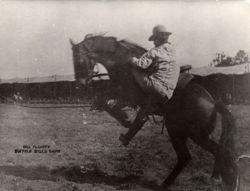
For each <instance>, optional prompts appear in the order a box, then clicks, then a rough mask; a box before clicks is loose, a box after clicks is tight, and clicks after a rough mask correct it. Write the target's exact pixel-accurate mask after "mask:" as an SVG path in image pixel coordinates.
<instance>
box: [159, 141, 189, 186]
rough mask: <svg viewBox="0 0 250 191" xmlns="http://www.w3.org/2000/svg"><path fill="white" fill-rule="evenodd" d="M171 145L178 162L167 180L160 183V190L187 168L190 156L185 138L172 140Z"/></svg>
mask: <svg viewBox="0 0 250 191" xmlns="http://www.w3.org/2000/svg"><path fill="white" fill-rule="evenodd" d="M171 140H172V145H173V147H174V150H175V152H176V154H177V157H178V162H177V164H176V166H175V167H174V169H173V171H172V172H171V173H170V175H169V176H168V177H167V179H166V180H165V181H164V182H163V183H162V188H165V187H167V186H169V185H171V184H172V183H173V182H174V180H175V179H176V177H177V176H178V175H179V174H180V172H181V171H182V170H183V169H184V168H185V167H186V166H187V164H188V162H189V161H190V160H191V155H190V153H189V150H188V148H187V145H186V141H187V138H186V137H185V138H176V137H174V138H172V139H171Z"/></svg>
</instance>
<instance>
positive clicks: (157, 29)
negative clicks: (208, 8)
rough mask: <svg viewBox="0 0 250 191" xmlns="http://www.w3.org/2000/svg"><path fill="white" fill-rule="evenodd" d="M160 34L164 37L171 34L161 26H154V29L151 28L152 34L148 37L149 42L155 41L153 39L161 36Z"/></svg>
mask: <svg viewBox="0 0 250 191" xmlns="http://www.w3.org/2000/svg"><path fill="white" fill-rule="evenodd" d="M162 34H164V35H167V36H169V35H171V34H172V33H171V32H168V31H167V29H166V28H165V26H163V25H156V26H155V27H154V28H153V34H152V35H151V36H150V37H149V39H148V40H149V41H153V40H154V39H155V37H159V36H161V35H162Z"/></svg>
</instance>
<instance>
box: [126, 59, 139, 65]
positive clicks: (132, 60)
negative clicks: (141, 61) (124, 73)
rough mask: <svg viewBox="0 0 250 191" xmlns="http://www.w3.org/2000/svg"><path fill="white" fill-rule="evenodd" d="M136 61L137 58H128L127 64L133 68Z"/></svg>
mask: <svg viewBox="0 0 250 191" xmlns="http://www.w3.org/2000/svg"><path fill="white" fill-rule="evenodd" d="M137 61H138V58H136V57H131V58H129V60H128V62H129V63H130V64H132V65H133V66H136V63H137Z"/></svg>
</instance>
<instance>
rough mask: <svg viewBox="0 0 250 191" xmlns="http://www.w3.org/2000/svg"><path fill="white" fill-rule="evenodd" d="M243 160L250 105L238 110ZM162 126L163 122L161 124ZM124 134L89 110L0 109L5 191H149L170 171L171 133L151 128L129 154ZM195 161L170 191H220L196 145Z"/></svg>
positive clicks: (248, 143)
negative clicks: (123, 143) (120, 140)
mask: <svg viewBox="0 0 250 191" xmlns="http://www.w3.org/2000/svg"><path fill="white" fill-rule="evenodd" d="M232 110H233V113H234V115H235V117H236V119H237V129H238V132H237V139H236V140H237V151H238V154H239V155H240V154H250V139H249V137H250V129H249V125H250V117H249V115H250V106H234V107H233V108H232ZM157 120H160V118H159V119H157ZM125 131H126V129H124V128H123V127H121V126H120V125H119V124H118V123H117V122H116V121H115V120H114V119H113V118H111V117H110V116H108V115H107V114H106V113H105V112H94V111H93V112H90V111H89V108H27V107H21V106H18V105H6V104H0V191H112V190H145V191H147V190H152V189H154V188H155V187H156V186H157V185H158V184H160V183H161V182H162V181H163V180H164V178H166V176H167V174H168V173H169V172H170V171H171V169H172V168H173V166H174V164H175V162H176V155H175V153H174V150H173V148H172V146H171V143H170V140H169V138H168V135H167V133H166V131H165V132H164V134H163V135H162V134H160V132H161V127H160V125H156V124H153V122H152V123H150V122H148V123H147V124H146V125H145V127H144V128H143V129H142V130H141V132H140V133H139V134H138V135H137V136H136V137H135V138H134V140H133V141H132V142H131V144H130V145H129V146H128V147H123V146H121V145H120V143H119V141H118V137H119V135H120V133H125ZM189 148H190V150H191V154H192V157H193V160H192V161H191V162H190V164H189V165H188V166H187V167H186V168H185V170H184V171H183V172H182V173H181V175H180V176H179V177H178V178H177V180H176V182H175V184H174V185H173V186H172V187H171V188H170V189H171V190H176V191H195V190H197V191H198V190H200V191H216V190H217V191H220V190H222V189H221V184H220V182H219V181H213V180H211V179H210V176H211V173H212V167H213V157H212V156H211V155H210V154H209V153H207V152H205V151H203V150H201V149H200V148H198V147H197V146H196V145H194V144H193V143H192V142H191V141H190V142H189ZM239 165H240V173H241V175H242V177H241V191H249V190H250V178H249V177H250V160H249V159H248V160H247V159H242V161H241V162H240V164H239Z"/></svg>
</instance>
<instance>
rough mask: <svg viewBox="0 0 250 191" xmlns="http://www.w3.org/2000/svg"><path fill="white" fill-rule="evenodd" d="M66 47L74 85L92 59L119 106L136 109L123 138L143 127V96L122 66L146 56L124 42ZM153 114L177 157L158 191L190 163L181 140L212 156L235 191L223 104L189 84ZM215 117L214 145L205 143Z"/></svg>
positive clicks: (103, 40)
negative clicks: (101, 68)
mask: <svg viewBox="0 0 250 191" xmlns="http://www.w3.org/2000/svg"><path fill="white" fill-rule="evenodd" d="M72 45H73V46H72V49H73V56H74V66H75V71H76V79H77V80H80V79H81V78H86V77H90V75H91V70H92V69H93V66H92V65H91V62H90V58H91V57H93V56H94V57H95V59H96V60H97V61H99V62H101V63H102V64H103V65H104V66H105V67H106V68H107V70H108V71H109V74H110V78H111V83H112V86H113V87H114V88H116V90H117V91H118V90H119V91H120V92H121V93H120V94H118V97H119V99H123V100H125V101H124V102H125V103H127V105H129V106H132V107H136V106H138V107H139V108H140V109H139V111H138V114H137V116H136V118H135V120H134V122H133V124H132V126H131V128H130V129H129V130H128V132H127V134H126V135H127V136H128V137H131V138H132V137H133V136H134V135H135V134H136V133H137V132H138V131H139V130H140V129H141V127H142V126H143V125H144V123H145V122H146V121H145V120H142V119H141V118H140V114H141V113H143V112H144V106H145V101H146V100H147V99H145V98H146V96H147V95H145V94H144V93H143V91H142V90H141V89H140V88H139V86H138V85H137V83H136V82H135V80H134V78H133V76H132V73H131V68H130V65H129V63H128V62H127V60H128V59H129V58H130V57H132V56H136V57H139V56H141V55H142V54H143V53H144V52H145V51H146V50H145V49H143V48H141V47H139V46H138V45H135V44H132V43H129V42H127V41H117V40H116V38H113V37H103V36H94V37H91V38H87V39H85V40H84V41H82V42H81V43H79V44H77V45H75V44H73V43H72ZM105 110H106V111H107V112H109V113H110V114H111V115H112V116H114V117H116V116H115V115H114V113H112V111H111V110H110V109H109V108H108V107H105ZM155 113H156V114H158V115H159V114H160V115H162V116H165V117H166V127H167V130H168V133H169V136H170V138H171V142H172V144H173V147H174V150H175V151H176V154H177V157H178V162H177V164H176V166H175V167H174V169H173V171H172V172H171V174H170V175H169V176H168V177H167V179H166V180H165V181H164V182H163V183H162V185H161V189H163V190H164V189H165V188H166V187H167V186H168V185H170V184H172V183H173V182H174V180H175V179H176V177H177V176H178V174H179V173H180V172H181V171H182V169H183V168H184V167H185V166H186V165H187V164H188V162H189V161H190V160H191V156H190V153H189V150H188V148H187V145H186V141H187V139H188V138H190V139H192V140H193V141H194V142H195V143H196V144H198V145H199V146H201V147H202V148H204V149H205V150H207V151H209V152H210V153H212V154H213V155H214V157H215V160H216V163H215V166H216V167H217V168H218V171H219V173H220V175H221V177H222V180H223V182H224V183H225V185H226V187H227V190H230V191H233V190H235V188H236V182H237V167H236V165H235V163H234V142H233V134H234V120H233V117H232V115H231V113H230V112H229V111H228V110H227V109H226V107H225V106H224V105H223V104H221V103H216V102H215V101H214V100H213V98H212V97H211V96H210V94H209V93H208V92H207V91H206V90H205V89H204V88H203V87H201V86H200V85H199V84H197V83H196V82H195V80H192V81H191V82H189V83H188V84H187V85H186V86H185V87H184V88H182V89H177V90H176V91H175V93H174V96H173V98H172V99H171V100H170V101H169V102H168V103H167V104H166V105H164V106H161V107H159V109H158V110H157V111H156V112H155ZM217 113H220V114H221V115H222V135H221V141H220V144H218V143H216V142H214V141H212V140H211V139H210V138H209V134H210V133H211V132H212V131H213V129H214V128H215V124H216V120H217Z"/></svg>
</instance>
